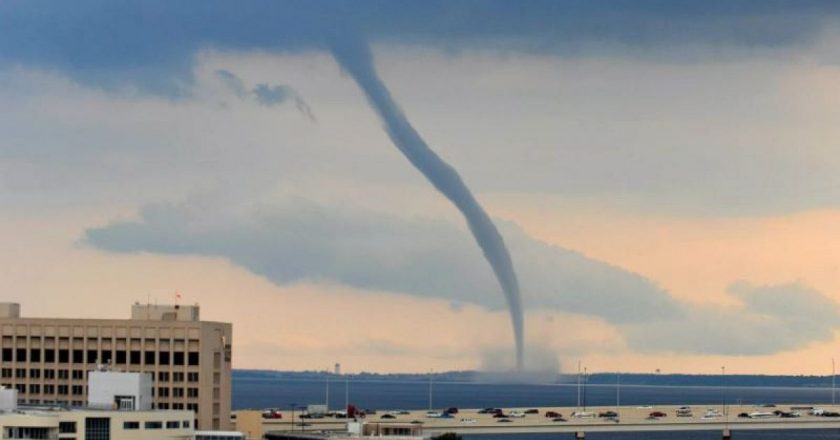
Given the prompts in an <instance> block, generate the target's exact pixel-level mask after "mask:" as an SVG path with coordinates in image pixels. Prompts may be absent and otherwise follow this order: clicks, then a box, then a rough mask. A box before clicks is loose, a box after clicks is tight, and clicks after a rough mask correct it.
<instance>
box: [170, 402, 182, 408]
mask: <svg viewBox="0 0 840 440" xmlns="http://www.w3.org/2000/svg"><path fill="white" fill-rule="evenodd" d="M172 409H184V404H183V403H173V404H172Z"/></svg>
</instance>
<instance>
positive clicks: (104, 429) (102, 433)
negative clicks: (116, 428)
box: [85, 417, 111, 440]
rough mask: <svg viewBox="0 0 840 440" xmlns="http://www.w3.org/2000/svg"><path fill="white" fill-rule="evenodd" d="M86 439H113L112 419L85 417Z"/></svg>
mask: <svg viewBox="0 0 840 440" xmlns="http://www.w3.org/2000/svg"><path fill="white" fill-rule="evenodd" d="M85 439H86V440H111V419H109V418H107V417H88V418H86V419H85Z"/></svg>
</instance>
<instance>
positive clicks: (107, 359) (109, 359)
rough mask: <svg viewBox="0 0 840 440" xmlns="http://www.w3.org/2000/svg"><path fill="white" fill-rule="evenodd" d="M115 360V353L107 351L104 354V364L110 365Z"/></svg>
mask: <svg viewBox="0 0 840 440" xmlns="http://www.w3.org/2000/svg"><path fill="white" fill-rule="evenodd" d="M113 360H114V357H113V353H112V352H111V350H105V351H103V352H102V363H103V364H105V365H108V364H110V363H111V362H112V361H113Z"/></svg>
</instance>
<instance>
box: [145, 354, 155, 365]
mask: <svg viewBox="0 0 840 440" xmlns="http://www.w3.org/2000/svg"><path fill="white" fill-rule="evenodd" d="M143 363H144V364H146V365H154V364H155V352H154V351H146V352H144V353H143Z"/></svg>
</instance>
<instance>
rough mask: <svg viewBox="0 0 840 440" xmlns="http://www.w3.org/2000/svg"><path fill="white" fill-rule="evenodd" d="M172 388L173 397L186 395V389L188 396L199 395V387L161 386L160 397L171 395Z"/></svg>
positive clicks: (158, 392) (159, 389)
mask: <svg viewBox="0 0 840 440" xmlns="http://www.w3.org/2000/svg"><path fill="white" fill-rule="evenodd" d="M170 389H171V390H172V397H184V392H185V390H186V393H187V397H198V388H165V387H159V388H158V389H157V396H158V397H169V395H170V394H169V390H170Z"/></svg>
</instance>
